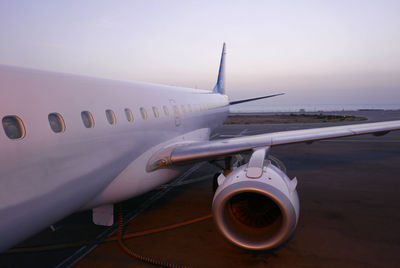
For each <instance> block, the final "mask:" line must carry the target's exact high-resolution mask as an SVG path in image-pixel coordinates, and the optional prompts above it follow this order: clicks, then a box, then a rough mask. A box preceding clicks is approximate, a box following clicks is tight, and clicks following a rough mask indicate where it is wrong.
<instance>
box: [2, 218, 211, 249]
mask: <svg viewBox="0 0 400 268" xmlns="http://www.w3.org/2000/svg"><path fill="white" fill-rule="evenodd" d="M211 217H212V214H209V215H206V216H202V217H198V218H194V219H191V220H187V221H183V222H180V223H175V224H171V225H167V226H163V227H156V228H153V229H150V230H145V231H141V232H136V233H130V234H129V233H128V234H124V236H123V239H130V238H135V237H139V236H143V235H149V234H154V233H158V232H163V231H168V230H172V229H175V228H179V227H183V226H185V225H189V224H192V223H196V222H200V221H204V220H207V219H210V218H211ZM118 239H119V236H112V237H109V238H106V239H104V240H103V241H102V242H101V243H106V242H113V241H117V240H118ZM89 243H90V241H80V242H74V243H65V244H56V245H47V246H38V247H24V248H14V249H10V250H7V251H6V252H4V253H5V254H6V253H25V252H39V251H48V250H58V249H63V248H69V247H79V246H84V245H87V244H89Z"/></svg>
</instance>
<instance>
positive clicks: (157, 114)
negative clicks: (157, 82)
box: [151, 106, 160, 118]
mask: <svg viewBox="0 0 400 268" xmlns="http://www.w3.org/2000/svg"><path fill="white" fill-rule="evenodd" d="M151 109H152V110H153V114H154V117H155V118H159V117H160V113H159V112H158V108H157V106H153V107H151Z"/></svg>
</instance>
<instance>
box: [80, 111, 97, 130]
mask: <svg viewBox="0 0 400 268" xmlns="http://www.w3.org/2000/svg"><path fill="white" fill-rule="evenodd" d="M81 117H82V122H83V125H84V126H85V127H86V128H93V127H94V119H93V116H92V114H91V113H90V112H89V111H83V112H81Z"/></svg>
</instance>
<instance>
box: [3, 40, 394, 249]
mask: <svg viewBox="0 0 400 268" xmlns="http://www.w3.org/2000/svg"><path fill="white" fill-rule="evenodd" d="M224 55H225V44H224V48H223V50H222V56H221V64H220V68H219V75H218V80H217V84H216V86H215V88H214V90H213V91H207V90H198V89H188V88H178V87H172V86H161V85H153V84H146V83H135V82H124V81H113V80H105V79H97V78H90V77H83V76H76V75H70V74H59V73H52V72H44V71H37V70H30V69H24V68H17V67H10V66H0V81H1V83H0V92H1V98H0V116H1V119H2V127H3V129H4V132H2V133H0V148H1V150H0V251H4V250H6V249H7V248H9V247H11V246H13V245H15V244H16V243H18V242H20V241H22V240H23V239H26V238H28V237H29V236H31V235H33V234H35V233H36V232H38V231H40V230H41V229H43V228H45V227H47V226H50V225H51V224H53V223H54V222H56V221H58V220H60V219H62V218H64V217H66V216H68V215H69V214H71V213H73V212H76V211H80V210H88V209H93V220H94V222H95V223H97V224H102V225H110V224H112V222H113V218H112V217H113V216H112V215H113V204H115V203H117V202H120V201H123V200H126V199H128V198H132V197H135V196H138V195H141V194H143V193H145V192H148V191H150V190H152V189H154V188H156V187H158V186H159V185H161V184H164V183H166V182H168V181H170V180H172V179H174V178H175V177H177V176H178V175H179V174H181V173H183V172H184V171H185V170H187V169H188V168H190V166H191V164H192V163H194V162H201V161H205V160H214V159H226V158H228V157H230V156H232V155H234V154H238V153H243V152H251V157H250V160H249V162H248V163H246V164H244V165H241V166H238V167H236V168H234V169H233V171H232V172H230V173H229V172H228V171H229V169H230V167H229V165H228V166H227V167H226V169H227V170H224V171H223V173H222V174H221V175H220V176H219V177H218V179H217V182H218V188H217V190H216V192H215V196H214V200H213V205H212V209H213V215H214V219H215V222H216V224H217V226H218V228H219V229H220V230H221V232H222V233H223V235H224V236H225V237H226V238H227V239H228V240H230V241H231V242H232V243H234V244H236V245H238V246H240V247H243V248H247V249H253V250H261V249H262V250H264V249H271V248H274V247H277V246H279V245H281V244H282V243H283V242H285V241H286V240H287V239H288V238H289V237H290V235H291V234H292V233H293V231H294V229H295V228H296V225H297V221H298V217H299V200H298V196H297V192H296V184H297V180H296V179H292V180H290V179H289V178H288V177H287V175H286V174H285V173H284V172H283V171H281V170H280V169H279V168H277V167H276V166H274V165H273V164H271V163H270V162H269V161H268V160H265V159H266V156H267V155H268V151H269V148H270V147H271V146H278V145H281V144H290V143H298V142H305V141H314V140H321V139H329V138H337V137H344V136H352V135H359V134H367V133H374V134H377V135H381V134H385V133H387V132H388V131H391V130H399V129H400V121H389V122H381V123H368V124H356V125H346V126H338V127H326V128H315V129H307V130H296V131H284V132H276V133H267V134H261V135H255V136H246V137H237V138H228V139H222V140H213V141H210V133H211V131H212V130H213V129H215V128H216V127H217V126H219V125H221V124H222V123H223V122H224V120H225V118H226V117H227V115H228V111H229V106H230V105H233V104H237V103H241V102H246V101H251V100H255V99H260V98H267V97H272V96H275V95H270V96H264V97H259V98H253V99H246V100H240V101H234V102H229V100H228V96H226V95H225V89H224ZM228 159H229V158H228ZM228 173H229V174H228Z"/></svg>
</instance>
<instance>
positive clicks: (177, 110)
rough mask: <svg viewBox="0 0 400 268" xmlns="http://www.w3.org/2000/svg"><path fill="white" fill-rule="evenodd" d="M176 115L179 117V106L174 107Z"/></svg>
mask: <svg viewBox="0 0 400 268" xmlns="http://www.w3.org/2000/svg"><path fill="white" fill-rule="evenodd" d="M174 110H175V115H176V116H179V109H178V106H176V105H174Z"/></svg>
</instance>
